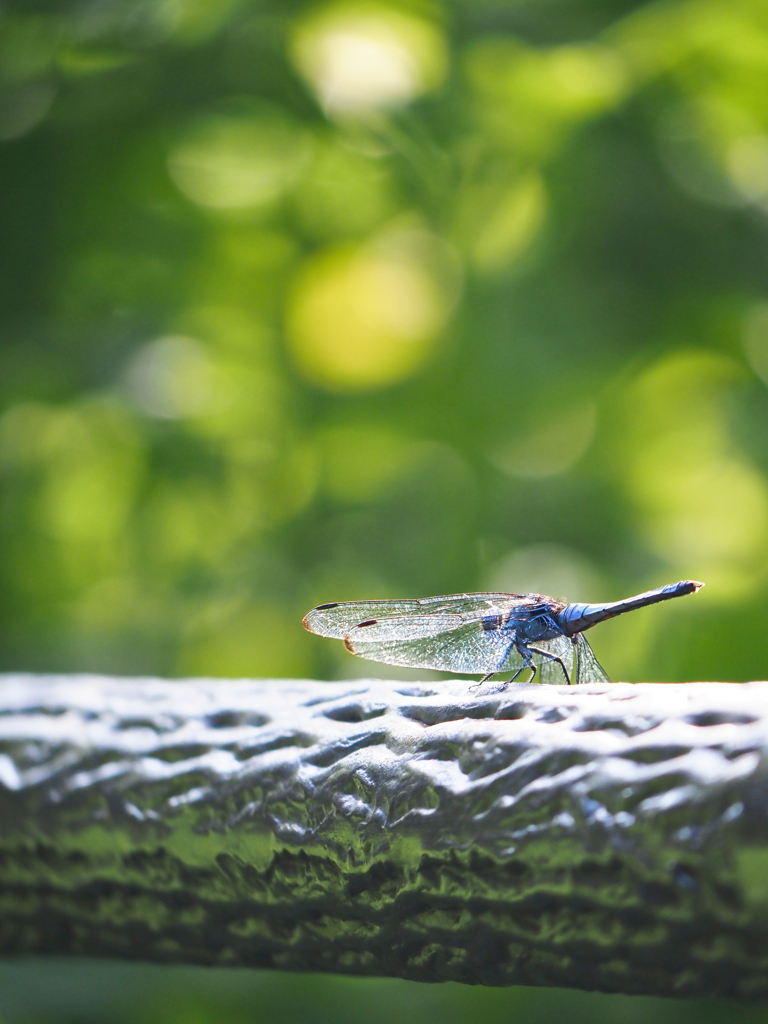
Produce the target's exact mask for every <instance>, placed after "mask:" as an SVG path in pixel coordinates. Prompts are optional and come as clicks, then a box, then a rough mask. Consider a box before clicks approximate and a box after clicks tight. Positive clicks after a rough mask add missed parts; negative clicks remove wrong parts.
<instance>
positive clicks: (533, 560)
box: [485, 544, 605, 601]
mask: <svg viewBox="0 0 768 1024" xmlns="http://www.w3.org/2000/svg"><path fill="white" fill-rule="evenodd" d="M603 585H604V584H603V580H602V578H601V576H600V573H599V572H598V571H597V569H596V568H595V567H594V565H593V564H592V563H591V562H590V560H589V559H588V558H586V557H585V556H584V555H582V554H581V553H580V552H578V551H575V550H574V549H573V548H570V547H567V546H566V545H564V544H532V545H530V546H529V547H524V548H517V549H516V550H515V551H511V552H509V553H508V554H506V555H504V556H503V557H502V558H500V559H499V560H498V561H497V562H495V563H494V565H493V566H491V568H490V570H489V571H488V572H487V573H486V575H485V586H487V588H488V589H489V590H501V591H503V592H505V593H509V594H546V595H547V596H549V597H554V598H555V599H556V600H561V601H599V600H604V599H605V595H604V594H603V595H602V596H601V588H602V587H603Z"/></svg>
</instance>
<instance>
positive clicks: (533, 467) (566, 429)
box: [491, 402, 597, 480]
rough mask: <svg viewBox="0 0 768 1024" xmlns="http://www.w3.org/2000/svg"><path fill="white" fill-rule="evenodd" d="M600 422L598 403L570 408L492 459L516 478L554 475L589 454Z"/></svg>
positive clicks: (557, 414)
mask: <svg viewBox="0 0 768 1024" xmlns="http://www.w3.org/2000/svg"><path fill="white" fill-rule="evenodd" d="M596 423H597V410H596V408H595V405H594V403H592V402H582V403H579V404H577V405H572V406H570V408H568V407H566V408H565V409H561V410H558V411H555V412H553V413H552V415H551V416H549V417H547V418H546V419H545V420H544V422H541V423H536V424H535V425H534V426H533V427H532V428H531V429H530V430H529V431H528V432H527V433H525V434H523V435H522V436H519V437H516V438H515V439H514V441H512V442H511V443H509V444H507V445H504V446H502V447H500V448H497V449H496V450H495V451H494V452H493V453H492V455H491V460H492V461H493V462H494V464H495V465H496V466H498V467H499V469H501V470H503V471H504V472H505V473H509V474H510V475H512V476H519V477H523V478H527V479H531V480H535V479H542V478H544V477H548V476H554V475H555V474H556V473H562V472H563V471H564V470H566V469H570V468H571V466H573V465H575V464H576V463H577V462H578V460H579V459H580V458H581V457H582V455H584V454H585V452H586V451H587V449H588V448H589V446H590V445H591V444H592V439H593V438H594V436H595V425H596Z"/></svg>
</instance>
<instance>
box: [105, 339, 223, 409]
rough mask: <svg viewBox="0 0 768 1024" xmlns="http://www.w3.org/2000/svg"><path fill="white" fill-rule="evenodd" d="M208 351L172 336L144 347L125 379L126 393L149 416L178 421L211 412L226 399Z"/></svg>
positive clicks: (191, 341)
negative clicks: (219, 385)
mask: <svg viewBox="0 0 768 1024" xmlns="http://www.w3.org/2000/svg"><path fill="white" fill-rule="evenodd" d="M216 383H217V382H216V379H215V370H214V366H213V363H212V361H211V359H210V358H209V356H208V354H207V353H206V351H205V347H204V346H203V345H202V344H201V343H200V342H199V341H196V340H195V339H194V338H187V337H184V336H183V335H169V336H167V337H164V338H157V339H156V340H155V341H152V342H150V343H149V344H147V345H145V347H144V348H142V349H140V350H139V352H138V353H137V354H136V355H135V356H134V358H133V361H132V362H131V364H130V366H129V367H128V369H127V370H126V373H125V377H124V384H125V389H126V391H127V393H128V395H129V396H130V397H131V398H132V399H133V401H134V402H135V403H136V405H138V406H139V408H140V409H142V410H143V411H144V412H146V413H148V414H149V415H150V416H157V417H158V418H160V419H176V418H179V417H186V416H196V415H200V414H201V413H205V412H210V411H212V410H213V409H215V408H216V407H217V406H219V405H220V404H221V402H222V400H223V398H224V396H223V395H222V394H221V389H218V388H217V387H216Z"/></svg>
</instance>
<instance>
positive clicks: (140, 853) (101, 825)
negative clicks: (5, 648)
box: [0, 676, 768, 996]
mask: <svg viewBox="0 0 768 1024" xmlns="http://www.w3.org/2000/svg"><path fill="white" fill-rule="evenodd" d="M0 952H4V953H29V952H34V953H45V952H55V953H65V952H69V953H80V954H88V955H106V956H117V957H126V958H141V959H148V960H154V961H175V962H186V963H203V964H221V965H237V964H241V965H252V966H269V967H279V968H286V969H291V970H321V971H342V972H347V973H355V974H379V975H393V976H400V977H404V978H412V979H417V980H448V979H452V980H456V981H465V982H472V983H481V984H489V985H507V984H520V983H522V984H534V985H568V986H574V987H580V988H598V989H603V990H606V991H621V992H629V993H633V992H641V993H645V994H659V995H661V994H670V993H678V994H685V995H691V994H697V995H701V994H707V993H721V994H723V993H731V994H740V995H742V996H765V995H767V994H768V683H750V684H745V685H743V686H733V685H727V684H705V683H695V684H687V685H674V686H653V685H638V686H630V685H626V684H613V685H611V684H608V685H594V686H584V687H566V686H562V687H547V686H526V685H522V686H511V687H508V688H507V689H506V690H503V691H495V692H494V689H493V687H489V688H487V689H486V690H485V692H482V693H473V692H472V691H470V689H469V684H467V683H464V682H461V681H459V682H455V681H451V682H449V683H436V684H423V685H421V684H416V685H414V684H403V683H390V682H382V681H379V680H373V681H360V682H350V683H316V682H293V681H275V682H224V681H222V682H217V681H213V680H210V681H207V680H194V681H186V682H165V681H159V680H156V681H155V680H135V679H110V678H100V677H34V676H5V677H0Z"/></svg>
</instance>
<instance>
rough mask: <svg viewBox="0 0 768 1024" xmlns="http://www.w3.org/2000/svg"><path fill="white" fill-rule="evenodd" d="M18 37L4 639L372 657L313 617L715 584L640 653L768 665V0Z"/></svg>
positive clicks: (58, 12) (622, 643)
mask: <svg viewBox="0 0 768 1024" xmlns="http://www.w3.org/2000/svg"><path fill="white" fill-rule="evenodd" d="M0 34H1V35H0V86H1V87H2V88H1V94H0V139H1V140H2V141H1V142H0V146H2V157H3V159H2V163H1V164H0V175H2V187H3V195H4V200H5V201H4V203H3V205H2V210H0V218H2V235H1V237H2V239H3V249H2V257H0V258H1V259H2V275H1V280H0V318H1V324H2V347H1V348H0V403H1V405H0V479H1V481H2V483H1V487H2V499H1V503H0V552H1V558H0V573H2V590H1V593H2V598H0V601H2V612H3V615H2V627H1V629H2V633H1V636H2V642H1V644H0V664H1V665H2V667H5V668H8V669H10V668H27V669H29V668H36V669H60V670H65V669H70V670H73V669H92V670H97V671H99V670H100V671H113V672H115V671H116V672H154V673H160V674H164V675H181V674H183V675H187V674H212V675H217V676H238V675H248V676H259V675H268V676H291V675H305V674H306V675H313V676H318V675H319V676H320V677H338V676H354V675H356V674H360V673H363V674H364V673H366V672H370V671H372V672H377V671H380V670H379V669H378V668H376V667H375V666H369V665H367V664H366V665H361V663H359V662H357V661H355V660H354V659H353V658H351V657H350V656H349V655H348V654H346V653H345V652H344V651H343V650H342V649H341V645H339V644H329V643H327V642H323V641H320V640H317V639H316V638H313V637H310V636H307V635H305V634H304V633H303V631H302V630H301V629H300V627H299V619H300V616H301V614H302V613H303V612H304V611H305V610H306V609H307V608H308V607H310V606H311V605H313V604H315V603H318V602H322V601H328V600H343V599H352V598H361V597H372V596H407V595H427V594H432V593H441V592H451V591H460V590H474V589H483V588H486V587H494V588H500V589H506V590H511V591H521V590H522V591H526V590H542V591H544V592H549V593H552V594H554V596H558V597H566V598H569V599H571V600H603V599H611V598H618V597H622V596H625V595H628V594H630V593H632V592H636V591H638V590H641V589H643V588H646V587H649V586H655V585H659V584H661V583H665V582H669V581H672V580H674V579H677V578H683V577H691V578H694V579H703V580H705V581H706V583H707V585H708V586H707V589H706V590H705V591H703V592H702V594H701V595H699V596H698V597H697V598H696V599H695V600H691V601H686V602H681V604H680V606H679V607H670V606H665V607H664V608H656V609H651V610H648V611H645V612H643V613H641V614H638V615H636V616H632V617H629V618H627V619H625V620H617V621H615V622H612V623H610V624H607V625H605V626H603V627H601V629H600V631H599V635H598V636H597V637H596V646H597V649H598V652H599V654H600V655H601V657H602V659H603V661H604V662H605V664H606V665H607V667H608V669H609V671H610V673H611V674H612V676H613V677H614V678H630V679H642V678H650V679H660V680H665V679H667V680H678V679H688V678H704V679H710V678H726V679H746V678H751V677H756V676H757V677H759V676H761V675H764V674H765V671H764V668H763V658H762V651H761V647H760V643H759V640H758V638H760V637H762V635H763V633H764V632H765V628H766V626H767V625H768V607H766V597H768V402H766V397H767V396H766V390H765V389H766V386H768V283H767V281H768V278H767V277H766V270H767V269H768V230H767V228H768V7H766V4H765V2H764V0H728V2H725V0H678V2H673V0H669V2H667V3H660V4H638V3H631V2H627V0H589V2H585V3H582V4H580V5H574V4H568V3H567V2H566V0H548V2H547V3H544V4H540V3H539V4H534V3H532V2H530V0H510V2H502V0H480V2H472V3H469V2H465V0H444V2H438V0H402V2H394V0H393V2H389V3H383V2H379V0H371V2H368V0H341V2H338V3H332V4H309V3H299V2H287V0H284V2H282V3H279V4H278V3H274V2H270V0H226V2H224V0H216V2H214V0H100V2H96V0H56V2H55V3H53V2H52V0H51V2H46V0H34V2H32V0H23V2H22V0H18V2H8V0H7V2H6V3H5V4H4V6H3V8H2V15H1V20H0ZM747 606H748V607H749V609H750V613H749V615H745V614H744V609H745V608H746V607H747ZM383 671H385V672H386V673H387V674H392V670H391V669H389V668H386V669H384V670H383ZM419 674H421V675H423V673H419Z"/></svg>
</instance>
